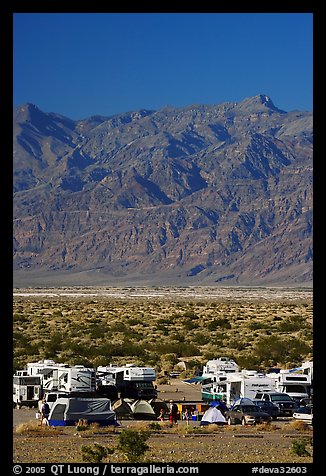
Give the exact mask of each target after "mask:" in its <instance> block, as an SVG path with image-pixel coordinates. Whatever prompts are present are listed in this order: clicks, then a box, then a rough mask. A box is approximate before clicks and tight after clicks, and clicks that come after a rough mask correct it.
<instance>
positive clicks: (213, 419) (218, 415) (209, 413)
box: [200, 407, 227, 426]
mask: <svg viewBox="0 0 326 476" xmlns="http://www.w3.org/2000/svg"><path fill="white" fill-rule="evenodd" d="M211 423H215V424H217V425H225V424H226V423H227V421H226V419H225V418H224V416H223V414H222V412H221V411H220V410H219V409H218V408H217V407H209V409H208V410H206V412H205V413H204V415H203V418H202V419H201V421H200V426H203V425H210V424H211Z"/></svg>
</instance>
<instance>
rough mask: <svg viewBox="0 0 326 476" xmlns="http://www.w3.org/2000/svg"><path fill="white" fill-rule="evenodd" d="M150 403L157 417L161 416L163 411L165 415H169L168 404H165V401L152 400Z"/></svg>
mask: <svg viewBox="0 0 326 476" xmlns="http://www.w3.org/2000/svg"><path fill="white" fill-rule="evenodd" d="M148 403H150V405H151V407H152V408H153V410H154V412H155V415H156V416H158V415H159V414H160V410H161V409H163V411H164V413H166V414H168V413H169V406H168V404H167V403H166V402H164V400H161V399H159V398H152V399H151V400H149V402H148Z"/></svg>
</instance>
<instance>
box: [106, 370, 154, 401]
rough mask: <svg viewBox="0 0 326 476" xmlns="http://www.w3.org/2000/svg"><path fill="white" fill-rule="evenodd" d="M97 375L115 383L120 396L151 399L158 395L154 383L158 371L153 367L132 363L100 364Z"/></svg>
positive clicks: (110, 382) (107, 381) (109, 382)
mask: <svg viewBox="0 0 326 476" xmlns="http://www.w3.org/2000/svg"><path fill="white" fill-rule="evenodd" d="M97 377H98V378H99V379H100V380H103V381H105V382H106V384H110V385H112V384H113V385H115V386H116V387H117V390H118V392H119V393H120V398H134V399H139V398H141V399H143V400H150V399H152V398H156V397H157V390H156V388H155V387H154V385H153V382H154V381H155V380H156V371H155V369H153V368H151V367H137V366H134V365H132V364H129V365H125V366H120V367H119V366H115V365H109V366H106V367H105V366H100V367H97Z"/></svg>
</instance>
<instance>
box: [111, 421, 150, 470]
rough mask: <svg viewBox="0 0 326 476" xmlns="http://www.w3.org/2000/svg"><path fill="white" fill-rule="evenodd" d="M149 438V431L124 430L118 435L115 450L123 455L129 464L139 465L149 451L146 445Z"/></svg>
mask: <svg viewBox="0 0 326 476" xmlns="http://www.w3.org/2000/svg"><path fill="white" fill-rule="evenodd" d="M149 436H150V432H149V431H137V430H133V429H124V430H122V432H121V433H120V435H119V443H118V445H117V449H118V450H120V451H121V452H122V453H123V454H124V456H125V458H126V459H127V461H128V462H129V463H139V462H141V461H143V459H144V455H145V453H146V451H147V450H149V446H148V445H147V443H146V441H147V440H148V438H149Z"/></svg>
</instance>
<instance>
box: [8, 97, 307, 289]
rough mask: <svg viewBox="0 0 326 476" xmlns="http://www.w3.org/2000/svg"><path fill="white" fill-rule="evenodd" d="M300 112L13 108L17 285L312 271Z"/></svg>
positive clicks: (254, 279) (271, 278)
mask: <svg viewBox="0 0 326 476" xmlns="http://www.w3.org/2000/svg"><path fill="white" fill-rule="evenodd" d="M312 152H313V123H312V114H311V113H309V112H300V111H292V112H288V113H286V112H285V111H282V110H280V109H278V108H277V107H276V106H275V105H274V104H273V102H272V100H271V99H270V98H268V97H267V96H264V95H258V96H255V97H252V98H247V99H245V100H244V101H242V102H240V103H223V104H217V105H212V106H203V105H193V106H189V107H186V108H182V109H174V108H165V109H161V110H159V111H148V110H140V111H136V112H129V113H125V114H120V115H115V116H112V117H102V116H94V117H90V118H88V119H85V120H80V121H72V120H70V119H67V118H66V117H63V116H61V115H59V114H55V113H44V112H42V111H40V110H39V109H38V108H37V107H36V106H34V105H31V104H24V105H22V106H19V107H18V108H17V109H16V110H15V112H14V158H13V160H14V177H13V182H14V192H15V193H14V276H15V278H14V284H17V285H27V284H44V283H48V284H58V283H61V284H64V283H67V284H81V285H83V284H84V285H86V284H94V285H95V284H106V283H107V284H112V283H117V284H118V283H121V284H122V283H125V284H132V283H150V284H167V283H173V284H192V283H193V284H198V283H203V284H213V283H214V284H215V283H218V284H219V283H221V284H247V285H249V284H251V285H253V284H255V285H267V284H305V283H311V280H312V259H313V250H312V192H313V190H312Z"/></svg>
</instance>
